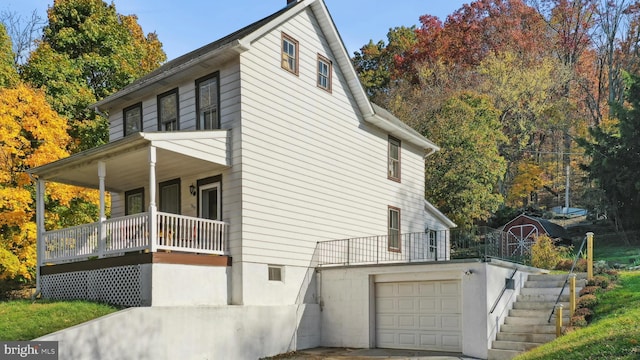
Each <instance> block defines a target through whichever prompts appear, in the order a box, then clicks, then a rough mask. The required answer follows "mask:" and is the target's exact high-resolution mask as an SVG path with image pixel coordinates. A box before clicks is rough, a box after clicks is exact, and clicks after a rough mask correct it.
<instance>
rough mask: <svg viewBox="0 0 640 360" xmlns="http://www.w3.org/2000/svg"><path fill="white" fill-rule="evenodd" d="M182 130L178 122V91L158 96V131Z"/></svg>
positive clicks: (174, 90)
mask: <svg viewBox="0 0 640 360" xmlns="http://www.w3.org/2000/svg"><path fill="white" fill-rule="evenodd" d="M178 129H180V124H179V121H178V89H173V90H170V91H167V92H166V93H164V94H160V95H158V130H160V131H174V130H178Z"/></svg>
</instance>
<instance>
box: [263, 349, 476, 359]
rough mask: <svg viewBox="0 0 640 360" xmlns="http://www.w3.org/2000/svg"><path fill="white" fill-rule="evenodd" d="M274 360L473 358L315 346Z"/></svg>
mask: <svg viewBox="0 0 640 360" xmlns="http://www.w3.org/2000/svg"><path fill="white" fill-rule="evenodd" d="M269 359H273V360H346V359H352V360H368V359H370V360H374V359H396V360H400V359H407V360H409V359H411V360H420V359H425V360H427V359H428V360H460V359H473V358H470V357H465V356H463V355H462V354H457V353H448V352H437V351H419V350H393V349H350V348H315V349H307V350H300V351H296V352H294V353H290V354H282V355H278V356H274V357H272V358H269Z"/></svg>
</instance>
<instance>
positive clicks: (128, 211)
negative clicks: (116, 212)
mask: <svg viewBox="0 0 640 360" xmlns="http://www.w3.org/2000/svg"><path fill="white" fill-rule="evenodd" d="M124 208H125V209H124V214H125V215H133V214H138V213H141V212H143V211H144V210H143V209H144V188H138V189H134V190H129V191H126V192H125V193H124Z"/></svg>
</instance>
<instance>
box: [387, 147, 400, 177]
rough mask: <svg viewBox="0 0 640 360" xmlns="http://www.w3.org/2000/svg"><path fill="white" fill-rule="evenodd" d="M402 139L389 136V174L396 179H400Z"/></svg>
mask: <svg viewBox="0 0 640 360" xmlns="http://www.w3.org/2000/svg"><path fill="white" fill-rule="evenodd" d="M400 145H401V143H400V140H398V139H396V138H394V137H391V136H389V165H388V166H389V167H388V171H387V176H388V178H389V179H391V180H394V181H398V182H399V181H400Z"/></svg>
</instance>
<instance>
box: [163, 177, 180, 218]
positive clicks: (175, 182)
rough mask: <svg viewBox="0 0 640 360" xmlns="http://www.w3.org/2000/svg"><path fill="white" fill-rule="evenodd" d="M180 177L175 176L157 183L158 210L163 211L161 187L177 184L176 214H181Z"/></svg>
mask: <svg viewBox="0 0 640 360" xmlns="http://www.w3.org/2000/svg"><path fill="white" fill-rule="evenodd" d="M181 183H182V182H181V180H180V178H175V179H171V180H167V181H162V182H159V183H158V210H159V211H163V212H165V210H164V209H163V206H162V205H163V200H162V188H163V187H165V186H168V185H178V213H177V214H176V215H181V214H182V185H181Z"/></svg>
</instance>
